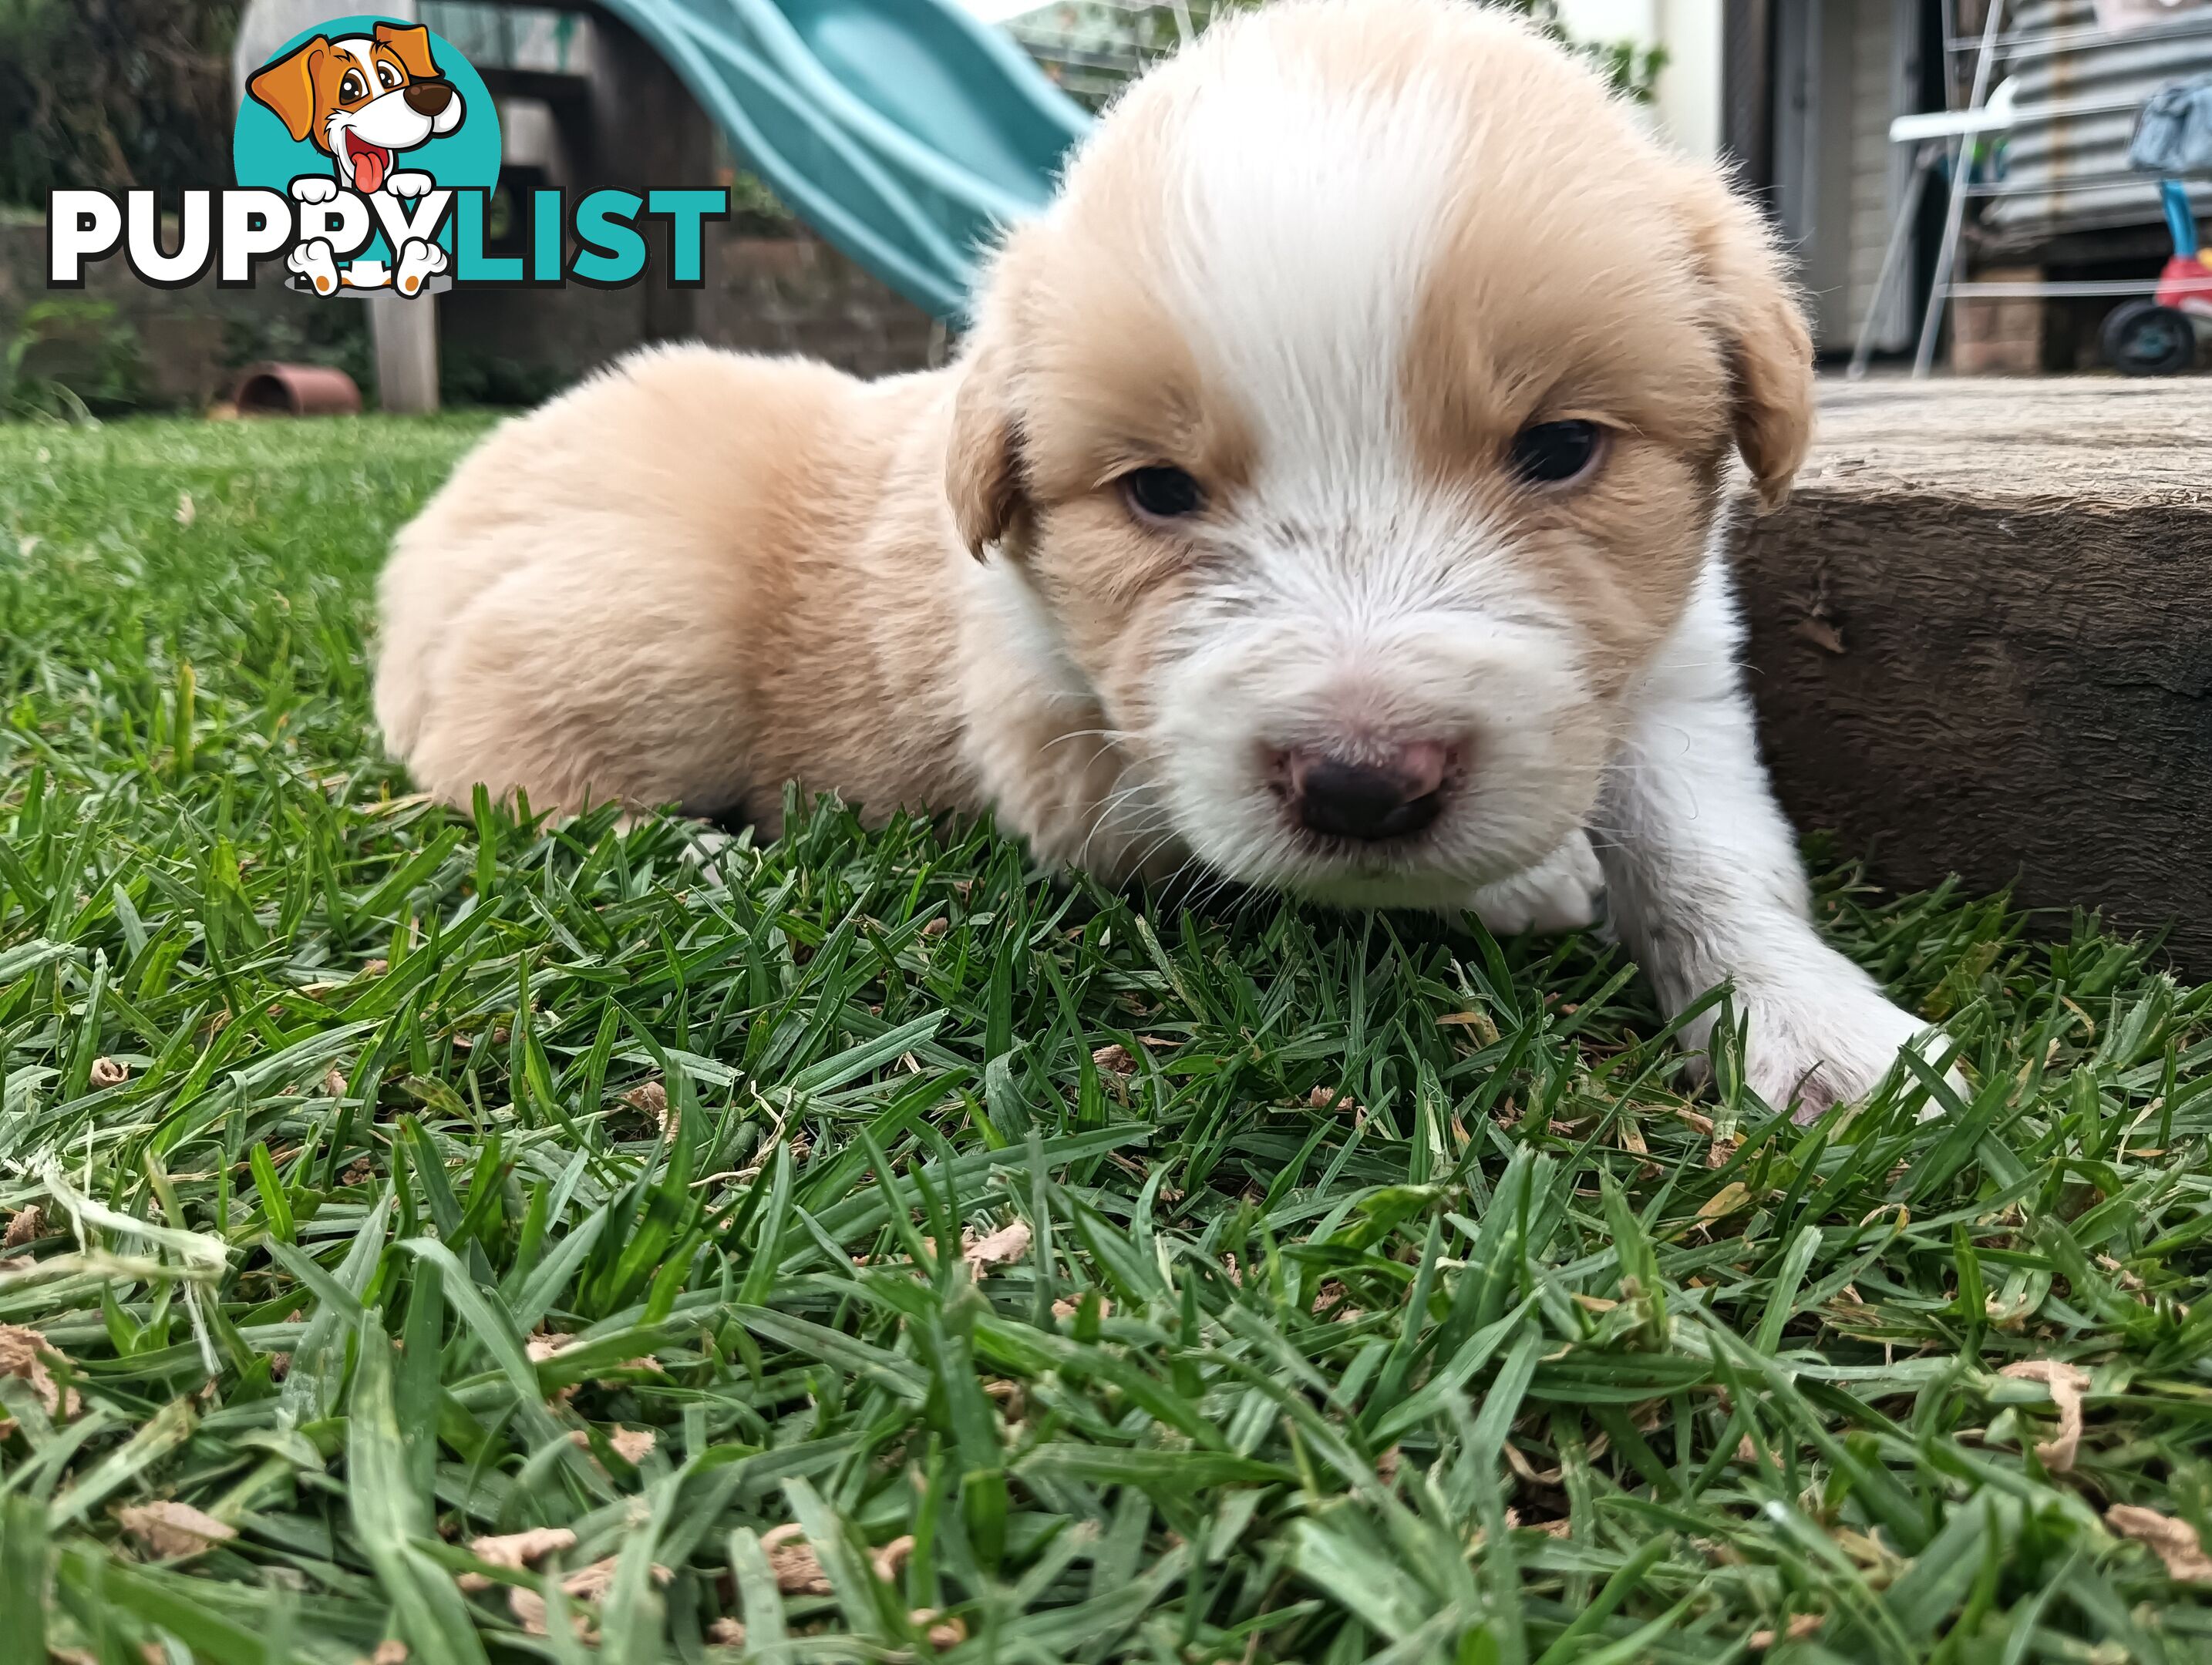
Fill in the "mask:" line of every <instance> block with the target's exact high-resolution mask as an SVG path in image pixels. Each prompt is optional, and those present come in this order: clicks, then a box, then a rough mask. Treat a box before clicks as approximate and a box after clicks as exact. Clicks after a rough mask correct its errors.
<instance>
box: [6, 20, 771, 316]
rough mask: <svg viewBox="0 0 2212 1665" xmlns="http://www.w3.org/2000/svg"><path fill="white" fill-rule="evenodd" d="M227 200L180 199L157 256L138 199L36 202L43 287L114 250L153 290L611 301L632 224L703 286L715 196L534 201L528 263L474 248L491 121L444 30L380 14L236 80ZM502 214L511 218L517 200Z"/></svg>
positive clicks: (604, 194) (295, 42)
mask: <svg viewBox="0 0 2212 1665" xmlns="http://www.w3.org/2000/svg"><path fill="white" fill-rule="evenodd" d="M231 154H232V163H233V167H234V171H235V173H236V175H237V179H238V185H237V187H236V188H235V189H232V190H226V191H185V193H184V197H183V201H182V203H181V204H180V205H179V207H180V211H179V215H178V218H177V226H176V231H175V234H174V236H173V238H171V239H170V241H172V242H173V244H174V245H175V246H174V247H173V248H171V247H167V246H164V240H163V237H162V235H161V204H159V202H158V201H157V200H156V197H155V193H154V192H153V191H118V192H109V191H55V192H54V193H53V194H52V197H51V198H50V199H49V201H48V204H47V213H46V244H47V270H46V282H47V286H48V287H49V288H52V289H79V288H82V286H83V284H84V273H85V266H86V264H87V263H88V262H89V261H93V260H99V259H104V258H108V257H110V256H113V255H116V254H118V253H119V254H120V255H121V257H122V259H123V262H124V264H125V266H126V267H128V268H129V270H131V273H132V275H133V276H137V277H138V278H139V279H141V280H142V281H143V282H145V283H151V284H155V285H157V286H159V287H162V288H170V289H173V288H178V287H180V286H182V285H184V284H188V283H197V282H199V281H200V280H201V279H202V278H204V277H205V276H207V274H208V271H209V270H210V268H213V269H214V270H215V272H216V283H218V284H219V285H221V286H222V287H223V288H226V289H241V288H246V287H250V286H251V285H252V282H253V273H254V270H255V268H256V267H257V266H258V265H259V264H262V263H263V262H265V261H270V260H274V259H276V258H279V257H280V256H281V257H282V258H283V264H284V269H285V272H286V277H285V281H286V283H288V284H289V285H290V286H291V287H292V288H294V289H301V290H303V291H307V292H309V293H312V294H315V295H375V294H392V295H422V294H430V293H435V292H437V291H439V290H441V289H449V288H451V287H453V285H455V284H457V283H465V284H470V285H489V286H500V285H508V286H514V285H530V286H534V287H547V286H558V285H560V284H563V283H568V282H570V281H574V282H576V283H588V284H592V285H594V286H597V287H600V288H609V289H611V288H618V287H620V286H622V285H623V284H628V283H636V282H637V281H638V280H639V279H641V277H643V276H645V273H646V267H647V253H648V251H647V242H646V239H645V236H644V234H643V233H642V232H641V230H640V229H639V222H641V220H654V219H659V220H664V221H665V222H667V224H668V227H669V235H668V249H669V266H670V270H669V271H668V273H667V278H668V281H669V282H670V283H673V284H676V285H678V286H680V287H696V286H697V285H698V284H700V283H702V282H703V281H704V271H703V261H704V255H703V249H702V245H703V243H704V240H705V226H706V223H707V222H708V221H710V220H722V219H727V218H728V217H729V211H730V210H729V192H728V191H726V190H719V189H718V190H702V189H660V190H651V189H649V190H647V191H646V192H644V193H643V194H640V193H638V192H635V191H616V190H604V191H592V192H591V193H590V194H588V195H586V196H585V197H581V198H580V200H578V201H577V202H576V203H575V204H574V211H573V212H572V211H571V209H570V204H569V202H568V194H567V193H566V192H564V191H556V190H544V191H533V192H532V193H531V197H530V200H529V202H528V203H527V204H522V203H519V202H518V203H516V204H513V211H514V212H515V213H516V214H518V215H520V214H522V213H523V212H525V210H526V211H527V215H528V231H527V236H526V247H527V251H528V252H527V253H526V254H493V253H490V252H488V248H487V244H488V242H489V226H490V222H491V208H490V205H491V201H492V197H493V194H494V192H495V191H496V190H497V188H498V184H499V165H500V137H499V112H498V109H497V106H496V105H495V102H494V100H493V98H492V95H491V93H490V92H489V89H488V88H486V87H485V85H484V82H483V76H480V75H478V74H477V71H476V70H475V68H474V66H472V65H471V64H470V63H469V62H468V60H467V59H466V58H463V57H462V56H461V54H460V53H459V51H457V50H456V49H455V48H454V46H453V44H452V43H451V42H450V41H448V40H447V39H445V38H444V37H443V36H442V35H439V34H435V33H432V32H431V31H430V30H428V29H426V28H424V27H422V26H421V25H419V24H415V23H407V22H399V21H393V20H392V19H389V18H383V17H377V16H374V15H368V16H348V17H337V18H332V19H331V20H330V21H328V22H325V23H324V24H321V25H319V27H316V28H313V29H311V30H309V31H307V33H303V34H301V35H298V36H296V37H295V38H294V39H291V40H290V41H289V42H287V43H286V44H285V45H284V46H283V48H282V49H281V50H279V51H278V52H276V55H275V56H274V57H272V58H270V60H269V61H268V63H266V64H264V65H263V66H262V67H261V68H260V69H259V70H256V71H255V72H254V73H253V75H252V76H251V77H250V78H249V79H248V80H247V82H246V97H245V98H244V100H242V101H241V102H240V106H239V112H238V125H237V128H236V130H235V132H234V137H233V140H232V147H231Z"/></svg>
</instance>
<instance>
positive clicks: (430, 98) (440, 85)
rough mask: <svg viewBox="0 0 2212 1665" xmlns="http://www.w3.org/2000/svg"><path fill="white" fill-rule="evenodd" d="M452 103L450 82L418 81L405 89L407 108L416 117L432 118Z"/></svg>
mask: <svg viewBox="0 0 2212 1665" xmlns="http://www.w3.org/2000/svg"><path fill="white" fill-rule="evenodd" d="M452 102H453V83H452V82H445V81H418V82H414V83H412V84H411V85H410V87H409V88H407V107H408V108H409V109H410V110H412V111H413V112H415V113H416V115H418V116H435V115H436V114H437V113H438V112H440V111H441V110H443V109H444V108H445V107H446V106H447V105H448V104H451V103H452Z"/></svg>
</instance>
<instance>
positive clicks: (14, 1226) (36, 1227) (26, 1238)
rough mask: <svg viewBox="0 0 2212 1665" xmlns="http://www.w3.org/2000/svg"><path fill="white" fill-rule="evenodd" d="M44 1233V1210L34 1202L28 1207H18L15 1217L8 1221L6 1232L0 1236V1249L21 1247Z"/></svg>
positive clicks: (43, 1235) (44, 1234)
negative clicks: (3, 1235)
mask: <svg viewBox="0 0 2212 1665" xmlns="http://www.w3.org/2000/svg"><path fill="white" fill-rule="evenodd" d="M45 1236H46V1210H45V1209H43V1208H41V1207H40V1206H39V1205H38V1204H36V1203H35V1202H34V1203H33V1204H32V1205H31V1206H29V1207H28V1208H24V1209H19V1210H18V1211H17V1212H16V1214H15V1218H14V1219H12V1220H9V1222H8V1233H7V1236H5V1237H0V1249H21V1247H22V1246H23V1245H24V1244H25V1243H29V1242H31V1241H33V1239H34V1238H38V1237H45Z"/></svg>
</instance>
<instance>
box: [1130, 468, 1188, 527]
mask: <svg viewBox="0 0 2212 1665" xmlns="http://www.w3.org/2000/svg"><path fill="white" fill-rule="evenodd" d="M1121 495H1123V496H1124V497H1126V498H1127V499H1128V501H1129V507H1131V508H1133V509H1134V510H1136V512H1137V513H1139V514H1141V515H1143V516H1144V517H1145V518H1146V520H1181V519H1182V517H1183V516H1185V515H1188V514H1195V513H1198V512H1199V510H1200V509H1202V508H1204V507H1206V492H1205V490H1204V489H1202V488H1201V487H1200V485H1199V483H1198V482H1197V481H1195V480H1194V479H1193V478H1191V477H1190V476H1189V475H1188V474H1186V473H1184V472H1183V471H1182V470H1181V469H1179V468H1171V467H1169V466H1168V465H1165V464H1160V465H1155V466H1153V467H1152V468H1139V469H1133V470H1131V471H1129V472H1128V473H1127V474H1124V475H1123V476H1122V477H1121Z"/></svg>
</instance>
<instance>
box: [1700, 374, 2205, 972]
mask: <svg viewBox="0 0 2212 1665" xmlns="http://www.w3.org/2000/svg"><path fill="white" fill-rule="evenodd" d="M1823 418H1824V420H1823V424H1822V433H1821V437H1820V444H1819V446H1818V447H1817V448H1816V449H1815V450H1814V454H1813V456H1812V459H1811V460H1810V461H1809V462H1808V464H1807V465H1806V468H1805V471H1804V472H1803V473H1802V475H1801V476H1800V477H1799V479H1798V484H1797V489H1796V493H1795V495H1793V496H1792V497H1791V498H1790V501H1789V503H1788V504H1787V505H1785V506H1784V507H1783V508H1781V509H1780V510H1778V511H1777V512H1776V513H1772V514H1770V515H1767V516H1765V517H1764V518H1761V519H1757V520H1747V521H1746V522H1745V523H1744V525H1743V526H1742V528H1741V537H1740V540H1739V545H1740V547H1739V560H1738V572H1739V575H1740V580H1741V586H1742V590H1743V596H1744V604H1745V611H1746V616H1747V622H1748V623H1749V625H1750V644H1749V649H1748V659H1749V662H1750V665H1751V683H1752V687H1753V693H1754V695H1755V696H1756V698H1757V700H1758V702H1759V720H1760V728H1761V731H1762V735H1763V738H1764V743H1765V748H1766V752H1767V757H1768V761H1769V763H1770V764H1771V768H1772V769H1773V772H1774V776H1775V781H1776V784H1777V787H1778V789H1779V791H1780V793H1781V795H1782V800H1783V805H1784V808H1785V809H1787V810H1788V811H1790V815H1791V817H1792V818H1793V819H1794V820H1795V821H1796V824H1797V825H1798V827H1799V828H1800V829H1802V830H1805V831H1808V832H1809V831H1813V830H1814V829H1833V830H1835V831H1838V832H1839V833H1840V834H1841V835H1842V836H1843V846H1842V848H1844V850H1845V851H1846V852H1848V853H1850V854H1860V855H1865V856H1867V857H1869V860H1870V862H1871V866H1872V870H1873V872H1874V874H1875V877H1876V878H1879V879H1881V880H1882V881H1883V882H1884V883H1887V884H1892V885H1894V886H1898V887H1900V888H1905V889H1918V888H1921V887H1923V886H1927V885H1932V884H1939V883H1941V882H1942V879H1943V878H1945V877H1946V876H1947V875H1948V874H1951V873H1957V874H1959V875H1960V876H1961V877H1962V878H1964V880H1965V881H1966V884H1967V885H1968V886H1969V887H1970V889H1972V890H1976V891H1986V890H1996V889H1998V888H2000V887H2002V886H2003V885H2006V884H2015V881H2016V884H2015V892H2014V894H2015V898H2016V899H2017V901H2019V902H2021V903H2022V904H2023V905H2026V906H2030V907H2034V908H2051V909H2056V910H2062V911H2058V912H2056V913H2054V914H2053V915H2051V918H2050V923H2051V928H2053V929H2055V930H2057V931H2061V932H2063V930H2064V929H2065V919H2066V915H2065V913H2064V912H2063V910H2065V909H2069V908H2075V907H2083V908H2102V909H2103V910H2104V911H2105V914H2106V919H2107V920H2108V921H2110V922H2111V923H2112V924H2115V925H2117V926H2119V927H2123V928H2124V929H2128V930H2133V931H2144V932H2148V931H2155V930H2159V929H2162V928H2164V927H2168V926H2171V927H2172V936H2171V938H2170V939H2168V948H2169V951H2170V952H2171V954H2172V957H2173V958H2174V960H2175V961H2176V962H2178V963H2179V964H2180V965H2181V966H2182V967H2183V968H2184V969H2187V970H2190V971H2191V972H2192V973H2194V974H2197V975H2208V974H2212V442H2208V441H2207V440H2206V438H2205V436H2206V435H2207V434H2212V386H2207V385H2206V384H2205V383H2204V382H2203V381H2199V380H2191V379H2186V378H2180V379H2176V380H2168V381H2140V382H2123V381H2113V380H2090V379H2087V378H2083V379H2080V380H2064V381H2052V380H2027V381H2004V382H1997V381H1936V382H1923V383H1908V382H1902V381H1879V380H1876V381H1866V382H1861V383H1857V384H1856V385H1854V386H1850V387H1848V388H1846V387H1843V386H1835V387H1832V388H1830V389H1829V390H1827V398H1826V399H1825V400H1824V408H1823Z"/></svg>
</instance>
